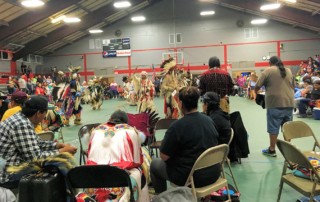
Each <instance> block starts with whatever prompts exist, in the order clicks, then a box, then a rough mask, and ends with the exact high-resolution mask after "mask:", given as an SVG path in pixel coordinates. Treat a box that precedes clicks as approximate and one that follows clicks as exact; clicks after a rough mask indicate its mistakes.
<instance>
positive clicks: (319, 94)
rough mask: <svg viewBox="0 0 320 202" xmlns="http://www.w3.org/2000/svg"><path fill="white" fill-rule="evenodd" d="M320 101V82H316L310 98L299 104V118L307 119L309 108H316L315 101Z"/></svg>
mask: <svg viewBox="0 0 320 202" xmlns="http://www.w3.org/2000/svg"><path fill="white" fill-rule="evenodd" d="M319 99H320V80H315V81H314V83H313V90H312V91H311V97H310V98H303V99H301V100H300V103H299V116H298V118H306V117H307V113H306V111H307V107H308V106H310V107H312V108H313V107H314V106H315V101H316V100H319Z"/></svg>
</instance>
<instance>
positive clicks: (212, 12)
mask: <svg viewBox="0 0 320 202" xmlns="http://www.w3.org/2000/svg"><path fill="white" fill-rule="evenodd" d="M213 14H215V12H214V11H202V12H201V13H200V15H202V16H204V15H213Z"/></svg>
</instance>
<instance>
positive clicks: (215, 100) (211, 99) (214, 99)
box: [203, 92, 220, 105]
mask: <svg viewBox="0 0 320 202" xmlns="http://www.w3.org/2000/svg"><path fill="white" fill-rule="evenodd" d="M203 102H204V103H208V104H211V105H219V104H220V96H219V95H218V94H217V93H216V92H206V93H205V94H204V95H203Z"/></svg>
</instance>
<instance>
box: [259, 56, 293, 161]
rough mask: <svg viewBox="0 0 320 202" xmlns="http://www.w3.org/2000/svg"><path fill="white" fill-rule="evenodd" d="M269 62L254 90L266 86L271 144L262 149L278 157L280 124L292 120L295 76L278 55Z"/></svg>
mask: <svg viewBox="0 0 320 202" xmlns="http://www.w3.org/2000/svg"><path fill="white" fill-rule="evenodd" d="M269 64H270V67H269V68H268V69H266V70H264V71H263V72H262V74H261V76H260V78H259V80H258V81H257V83H256V85H255V89H254V91H255V93H258V91H259V90H260V88H261V87H262V86H265V88H266V94H265V103H266V104H265V106H266V109H267V129H268V133H269V138H270V146H269V147H268V148H267V149H264V150H262V153H263V154H264V155H267V156H272V157H276V156H277V154H276V151H275V149H276V142H277V137H278V134H279V129H280V126H282V125H283V124H284V123H285V122H287V121H292V112H293V107H294V78H293V76H292V73H291V71H290V69H288V68H285V67H284V66H283V63H282V61H281V60H280V58H278V57H277V56H273V57H271V58H270V60H269Z"/></svg>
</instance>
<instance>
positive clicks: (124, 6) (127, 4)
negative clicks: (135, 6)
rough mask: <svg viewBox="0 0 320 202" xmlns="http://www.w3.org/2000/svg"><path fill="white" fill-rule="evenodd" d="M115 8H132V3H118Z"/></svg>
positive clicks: (115, 3)
mask: <svg viewBox="0 0 320 202" xmlns="http://www.w3.org/2000/svg"><path fill="white" fill-rule="evenodd" d="M113 6H114V7H116V8H128V7H130V6H131V3H130V2H129V1H116V2H114V4H113Z"/></svg>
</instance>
